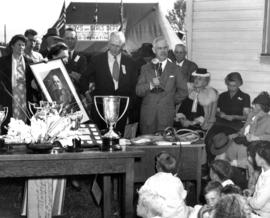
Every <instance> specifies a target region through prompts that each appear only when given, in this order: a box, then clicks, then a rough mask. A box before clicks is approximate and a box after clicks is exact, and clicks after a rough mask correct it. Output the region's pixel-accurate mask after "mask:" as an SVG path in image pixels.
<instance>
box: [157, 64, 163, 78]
mask: <svg viewBox="0 0 270 218" xmlns="http://www.w3.org/2000/svg"><path fill="white" fill-rule="evenodd" d="M161 74H162V63H158V69H157V75H158V77H160V76H161Z"/></svg>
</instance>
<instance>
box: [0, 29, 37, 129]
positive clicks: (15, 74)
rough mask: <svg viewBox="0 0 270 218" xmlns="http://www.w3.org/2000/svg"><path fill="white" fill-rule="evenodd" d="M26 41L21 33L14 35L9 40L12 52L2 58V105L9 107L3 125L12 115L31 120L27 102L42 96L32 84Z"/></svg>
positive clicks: (0, 85) (0, 62)
mask: <svg viewBox="0 0 270 218" xmlns="http://www.w3.org/2000/svg"><path fill="white" fill-rule="evenodd" d="M26 41H27V40H26V38H25V37H24V36H23V35H21V34H18V35H15V36H13V37H12V39H11V40H10V42H9V50H10V54H8V55H6V56H3V57H1V58H0V82H1V83H0V105H1V106H3V107H8V109H9V112H8V115H7V119H6V120H5V122H4V124H3V125H2V126H5V125H7V124H8V123H9V121H10V118H11V117H13V118H16V119H20V120H23V121H24V122H26V121H29V120H28V115H27V102H28V101H31V102H33V101H34V100H36V101H38V100H39V99H38V97H40V96H39V95H38V93H37V91H36V90H34V89H33V87H32V85H31V83H32V82H33V81H34V75H33V73H32V71H31V69H30V67H29V64H30V63H31V60H29V59H28V58H26V57H25V55H24V49H25V45H26ZM2 130H3V131H6V129H4V128H3V129H2ZM2 133H3V132H2Z"/></svg>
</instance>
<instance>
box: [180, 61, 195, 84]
mask: <svg viewBox="0 0 270 218" xmlns="http://www.w3.org/2000/svg"><path fill="white" fill-rule="evenodd" d="M180 69H181V74H183V75H184V77H185V79H186V80H187V81H188V82H192V76H191V74H192V73H193V72H194V71H195V70H197V69H198V66H197V64H195V63H194V62H192V61H190V60H188V59H185V60H184V63H183V65H182V67H180Z"/></svg>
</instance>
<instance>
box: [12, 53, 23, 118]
mask: <svg viewBox="0 0 270 218" xmlns="http://www.w3.org/2000/svg"><path fill="white" fill-rule="evenodd" d="M15 83H16V84H15V85H14V87H13V89H12V93H13V105H12V109H13V117H14V118H15V119H20V120H23V121H26V115H25V113H26V110H27V107H26V79H25V69H24V65H23V60H22V58H21V59H20V60H19V61H18V62H17V68H16V80H15Z"/></svg>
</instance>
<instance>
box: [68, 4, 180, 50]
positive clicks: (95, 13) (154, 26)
mask: <svg viewBox="0 0 270 218" xmlns="http://www.w3.org/2000/svg"><path fill="white" fill-rule="evenodd" d="M66 13H67V14H66V23H67V25H69V24H85V25H89V24H120V3H85V2H83V3H82V2H80V3H79V2H71V3H70V4H69V6H68V8H67V12H66ZM123 18H124V19H123V21H124V22H123V23H124V26H125V27H124V31H125V36H126V47H125V49H126V50H127V51H128V52H132V51H135V50H137V49H138V48H139V47H141V45H142V44H143V43H152V41H153V39H154V38H155V37H157V36H161V35H163V36H164V37H165V38H166V39H167V41H168V43H169V46H170V48H173V47H174V46H175V44H178V43H181V40H180V39H179V38H178V37H177V35H176V33H175V32H174V31H173V29H172V28H171V26H170V24H169V22H168V21H167V19H166V18H165V15H164V14H163V12H162V11H161V10H160V8H159V5H158V3H123ZM95 19H96V22H95ZM77 49H78V50H79V51H84V52H86V53H93V52H102V51H105V50H106V49H107V42H106V41H90V40H88V41H79V42H78V45H77Z"/></svg>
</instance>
